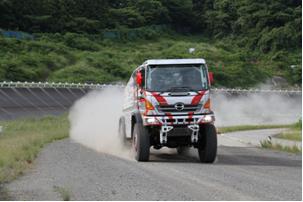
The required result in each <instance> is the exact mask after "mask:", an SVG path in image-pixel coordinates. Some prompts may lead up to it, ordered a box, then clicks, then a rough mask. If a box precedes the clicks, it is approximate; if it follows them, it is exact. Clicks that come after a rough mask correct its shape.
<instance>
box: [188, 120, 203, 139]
mask: <svg viewBox="0 0 303 202" xmlns="http://www.w3.org/2000/svg"><path fill="white" fill-rule="evenodd" d="M187 127H188V128H189V129H190V130H191V131H192V134H191V142H192V143H197V142H198V135H199V129H200V127H199V125H198V124H194V125H189V126H187Z"/></svg>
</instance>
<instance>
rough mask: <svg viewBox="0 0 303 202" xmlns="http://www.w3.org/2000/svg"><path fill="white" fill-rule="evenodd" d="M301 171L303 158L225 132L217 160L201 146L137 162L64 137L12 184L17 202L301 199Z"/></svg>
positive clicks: (45, 151) (165, 153) (43, 152)
mask: <svg viewBox="0 0 303 202" xmlns="http://www.w3.org/2000/svg"><path fill="white" fill-rule="evenodd" d="M255 133H256V134H260V133H262V130H260V131H255ZM301 169H302V159H301V155H294V154H287V153H282V152H274V151H270V150H265V149H259V148H255V147H251V146H249V145H246V144H244V143H240V142H238V141H235V140H234V139H230V138H228V137H225V136H219V150H218V159H217V161H216V163H214V164H201V163H199V162H198V158H197V152H196V151H195V150H192V151H191V152H190V154H188V155H186V156H179V155H177V154H176V151H175V150H164V151H157V152H156V151H152V155H151V161H150V162H144V163H138V162H136V161H134V160H133V159H131V158H130V159H128V158H120V157H117V156H112V155H109V154H104V153H98V152H96V151H94V150H91V149H89V148H86V147H84V146H82V145H80V144H78V143H75V142H73V141H72V140H70V139H66V140H63V141H58V142H55V143H52V144H50V145H48V146H47V147H46V148H45V149H44V150H43V151H42V152H41V154H40V155H39V157H38V159H37V160H36V161H35V163H34V165H33V168H32V169H31V170H29V171H28V172H27V173H26V174H25V175H24V176H22V177H20V178H19V179H17V180H16V181H13V182H12V183H11V184H9V185H7V186H6V188H7V189H8V191H9V194H10V195H11V197H12V199H14V200H62V197H63V195H65V196H69V197H70V199H71V200H301V199H302V181H301V179H302V174H301ZM56 187H57V188H56ZM58 187H59V189H58ZM58 190H61V191H58ZM60 192H61V195H60Z"/></svg>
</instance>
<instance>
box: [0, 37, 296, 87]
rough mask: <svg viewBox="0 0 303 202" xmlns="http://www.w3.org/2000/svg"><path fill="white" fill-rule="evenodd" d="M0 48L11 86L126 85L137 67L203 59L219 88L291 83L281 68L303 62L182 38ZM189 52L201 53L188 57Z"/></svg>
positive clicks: (6, 42)
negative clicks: (274, 79)
mask: <svg viewBox="0 0 303 202" xmlns="http://www.w3.org/2000/svg"><path fill="white" fill-rule="evenodd" d="M0 47H1V48H0V55H1V57H0V80H7V81H10V80H14V81H45V80H47V81H57V82H65V81H68V82H112V81H126V79H128V78H129V75H130V74H131V72H132V71H133V70H134V69H135V67H137V66H138V65H139V64H142V62H143V61H145V60H147V59H150V58H192V57H194V58H197V57H201V55H202V56H203V57H205V58H207V62H208V65H209V67H210V70H212V71H214V72H215V78H216V85H218V86H228V87H248V86H252V85H254V84H256V83H259V82H262V81H264V80H265V79H266V78H268V77H270V76H272V75H280V76H285V75H289V76H290V77H289V79H290V80H291V79H292V77H291V75H292V74H291V73H292V72H290V70H291V69H290V68H282V67H284V66H286V67H289V66H290V65H291V64H294V63H295V62H296V61H298V60H300V58H299V56H300V54H299V53H298V52H283V57H282V58H284V57H286V58H288V60H287V61H280V60H277V59H275V58H276V57H277V56H276V53H272V54H267V55H264V54H258V53H256V52H251V51H247V50H246V49H243V48H239V47H238V46H236V45H234V44H232V43H231V42H229V41H228V40H219V41H217V40H211V41H210V40H209V39H208V38H202V37H201V36H182V35H173V36H170V35H168V36H163V35H162V37H161V38H157V37H156V38H154V39H153V40H150V39H149V40H146V39H138V40H136V41H124V42H123V43H122V42H121V41H113V40H104V39H102V38H100V37H99V36H98V35H95V36H92V35H87V36H85V35H83V34H72V33H66V34H48V35H46V34H43V35H40V36H36V40H34V41H20V40H15V39H5V38H1V37H0ZM189 47H190V48H195V49H196V51H195V52H194V53H189V51H188V48H189ZM256 58H257V59H258V60H257V62H255V60H256ZM280 65H281V68H277V67H279V66H280ZM291 71H292V70H291Z"/></svg>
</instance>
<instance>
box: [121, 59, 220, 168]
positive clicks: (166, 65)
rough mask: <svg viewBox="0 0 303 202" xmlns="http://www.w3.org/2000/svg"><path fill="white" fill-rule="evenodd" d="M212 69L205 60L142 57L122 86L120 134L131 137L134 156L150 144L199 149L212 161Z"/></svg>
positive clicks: (145, 154) (145, 155) (144, 156)
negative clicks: (122, 100) (145, 59)
mask: <svg viewBox="0 0 303 202" xmlns="http://www.w3.org/2000/svg"><path fill="white" fill-rule="evenodd" d="M212 81H213V75H212V73H211V72H210V73H209V72H208V68H207V65H206V63H205V60H204V59H159V60H147V61H145V62H144V63H143V64H142V65H140V66H139V67H138V68H136V70H135V71H134V72H133V74H132V75H131V78H130V80H129V82H128V83H127V86H126V88H125V95H124V96H125V100H124V106H123V116H122V117H121V118H120V120H119V134H120V136H121V137H123V140H124V141H127V140H129V141H131V142H132V148H133V150H134V152H135V158H136V160H138V161H148V160H149V154H150V147H153V148H155V149H160V148H161V147H169V148H177V151H178V153H180V154H181V153H183V152H185V150H186V149H188V148H189V147H194V148H197V149H198V153H199V158H200V161H201V162H205V163H213V162H214V161H215V159H216V155H217V134H216V128H215V126H214V121H215V117H214V113H213V111H212V110H211V100H210V86H211V83H212Z"/></svg>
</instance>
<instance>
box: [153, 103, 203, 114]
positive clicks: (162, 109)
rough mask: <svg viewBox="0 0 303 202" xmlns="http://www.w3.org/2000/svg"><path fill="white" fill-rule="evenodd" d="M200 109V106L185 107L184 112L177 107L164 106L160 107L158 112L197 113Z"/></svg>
mask: <svg viewBox="0 0 303 202" xmlns="http://www.w3.org/2000/svg"><path fill="white" fill-rule="evenodd" d="M199 108H200V106H199V105H184V108H183V109H182V110H178V109H176V108H175V105H162V106H158V111H159V112H163V113H167V112H180V113H182V112H195V111H197V110H198V109H199Z"/></svg>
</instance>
